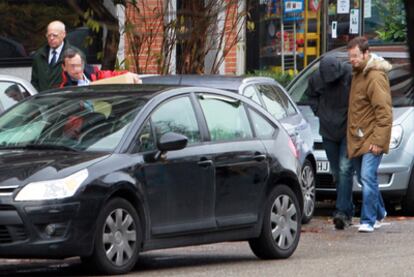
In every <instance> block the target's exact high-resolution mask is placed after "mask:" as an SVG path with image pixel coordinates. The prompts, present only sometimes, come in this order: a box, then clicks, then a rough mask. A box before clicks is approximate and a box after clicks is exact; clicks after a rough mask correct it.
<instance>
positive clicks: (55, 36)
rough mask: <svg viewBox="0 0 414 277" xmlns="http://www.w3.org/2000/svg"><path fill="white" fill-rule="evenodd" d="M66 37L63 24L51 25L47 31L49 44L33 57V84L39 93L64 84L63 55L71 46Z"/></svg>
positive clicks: (53, 23)
mask: <svg viewBox="0 0 414 277" xmlns="http://www.w3.org/2000/svg"><path fill="white" fill-rule="evenodd" d="M65 37H66V29H65V24H63V22H61V21H52V22H50V23H49V25H48V26H47V29H46V38H47V44H46V45H44V46H43V47H41V48H40V49H39V50H37V51H36V53H35V54H34V56H33V64H32V80H31V83H32V85H33V86H34V87H35V88H36V89H37V90H38V91H43V90H46V89H50V88H55V87H58V86H59V84H60V83H61V82H62V55H61V54H62V53H63V52H64V51H65V50H66V49H67V48H68V47H69V46H70V45H69V43H68V42H67V41H66V39H65ZM72 47H73V46H72Z"/></svg>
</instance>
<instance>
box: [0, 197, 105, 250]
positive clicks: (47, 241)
mask: <svg viewBox="0 0 414 277" xmlns="http://www.w3.org/2000/svg"><path fill="white" fill-rule="evenodd" d="M0 201H1V202H0V257H3V258H66V257H71V256H87V255H90V254H91V253H92V249H93V237H94V230H95V228H94V224H91V222H95V220H96V217H97V211H98V210H99V209H98V208H97V207H98V203H97V202H96V201H90V200H88V201H84V202H82V201H80V202H66V203H60V204H57V203H43V202H40V203H33V202H30V203H23V202H20V203H18V202H12V201H9V203H7V202H8V201H4V198H1V199H0Z"/></svg>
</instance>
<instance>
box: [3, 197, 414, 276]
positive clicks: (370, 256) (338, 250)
mask: <svg viewBox="0 0 414 277" xmlns="http://www.w3.org/2000/svg"><path fill="white" fill-rule="evenodd" d="M331 213H332V210H331V208H330V207H329V206H328V207H324V206H323V205H322V207H321V206H319V208H318V211H317V214H316V216H315V217H314V218H313V219H312V221H311V222H310V223H309V224H307V225H304V226H303V231H302V234H301V239H300V243H299V246H298V248H297V250H296V251H295V253H294V254H293V255H292V256H291V257H290V258H289V259H286V260H273V261H263V260H259V259H257V258H256V257H255V256H254V255H253V254H252V252H251V251H250V249H249V246H248V244H247V243H246V242H226V243H218V244H210V245H202V246H192V247H182V248H173V249H167V250H157V251H150V252H146V253H143V254H142V255H141V257H140V260H139V262H138V263H137V266H136V267H135V269H134V270H133V272H131V273H129V274H128V275H126V276H168V277H173V276H225V277H230V276H237V277H239V276H246V277H247V276H248V277H251V276H260V277H261V276H272V277H273V276H289V277H290V276H306V277H309V276H376V277H377V276H413V275H414V262H413V259H414V218H413V217H406V216H403V215H401V214H399V213H398V212H396V213H391V215H390V216H388V217H387V218H386V220H385V224H384V225H383V226H382V227H381V228H380V229H379V230H376V231H375V232H373V233H359V232H358V228H357V226H358V224H359V222H358V220H359V218H354V220H353V223H354V225H353V226H351V227H349V228H346V229H345V230H343V231H338V230H335V229H334V227H333V224H332V218H331V216H330V214H331ZM0 275H3V276H91V275H92V274H91V273H88V272H87V271H85V270H84V268H83V267H82V266H81V264H80V261H79V259H77V258H71V259H67V260H63V261H62V260H11V259H9V260H8V259H0Z"/></svg>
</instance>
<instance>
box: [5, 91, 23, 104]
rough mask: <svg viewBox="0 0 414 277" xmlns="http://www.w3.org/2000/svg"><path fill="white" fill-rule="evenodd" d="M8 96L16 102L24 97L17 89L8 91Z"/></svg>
mask: <svg viewBox="0 0 414 277" xmlns="http://www.w3.org/2000/svg"><path fill="white" fill-rule="evenodd" d="M7 96H9V97H10V98H12V99H13V100H14V101H16V102H19V101H20V100H22V99H23V97H22V94H21V93H20V92H18V91H15V90H12V91H9V92H7Z"/></svg>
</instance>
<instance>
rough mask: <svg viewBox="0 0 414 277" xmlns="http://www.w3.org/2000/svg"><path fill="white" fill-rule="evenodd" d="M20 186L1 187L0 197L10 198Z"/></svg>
mask: <svg viewBox="0 0 414 277" xmlns="http://www.w3.org/2000/svg"><path fill="white" fill-rule="evenodd" d="M17 187H18V186H1V187H0V196H8V195H12V194H13V191H14V190H15V189H16V188H17Z"/></svg>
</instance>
